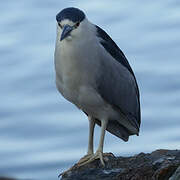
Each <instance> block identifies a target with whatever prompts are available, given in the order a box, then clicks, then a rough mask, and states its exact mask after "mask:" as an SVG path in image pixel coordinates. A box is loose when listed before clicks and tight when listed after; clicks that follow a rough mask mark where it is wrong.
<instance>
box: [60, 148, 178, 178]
mask: <svg viewBox="0 0 180 180" xmlns="http://www.w3.org/2000/svg"><path fill="white" fill-rule="evenodd" d="M104 160H105V163H106V166H105V167H102V165H101V164H100V161H99V160H95V161H94V162H92V163H90V164H87V165H85V166H82V167H78V166H77V164H75V165H74V166H73V167H72V168H71V170H70V171H68V172H66V173H64V174H63V175H62V177H61V180H180V178H179V177H180V150H164V149H162V150H156V151H154V152H152V153H147V154H145V153H140V154H138V155H135V156H132V157H114V156H113V155H112V154H111V155H109V156H105V158H104ZM178 167H179V168H178Z"/></svg>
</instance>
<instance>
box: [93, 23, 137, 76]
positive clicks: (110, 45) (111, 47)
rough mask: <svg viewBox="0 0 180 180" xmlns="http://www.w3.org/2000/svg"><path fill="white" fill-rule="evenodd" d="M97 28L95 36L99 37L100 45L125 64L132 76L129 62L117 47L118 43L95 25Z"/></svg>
mask: <svg viewBox="0 0 180 180" xmlns="http://www.w3.org/2000/svg"><path fill="white" fill-rule="evenodd" d="M95 26H96V29H97V36H98V37H99V38H100V43H101V45H102V46H103V47H104V48H105V49H106V51H107V52H108V53H110V54H111V56H112V57H113V58H114V59H115V60H117V61H118V62H119V63H121V64H122V65H123V66H125V67H126V68H127V69H128V71H129V72H130V73H131V74H132V75H133V76H134V73H133V71H132V69H131V66H130V65H129V62H128V60H127V58H126V56H125V55H124V53H123V52H122V50H121V49H120V48H119V47H118V45H117V44H116V43H115V42H114V41H113V40H112V39H111V37H110V36H109V35H108V34H107V33H106V32H105V31H104V30H103V29H101V28H100V27H99V26H97V25H95Z"/></svg>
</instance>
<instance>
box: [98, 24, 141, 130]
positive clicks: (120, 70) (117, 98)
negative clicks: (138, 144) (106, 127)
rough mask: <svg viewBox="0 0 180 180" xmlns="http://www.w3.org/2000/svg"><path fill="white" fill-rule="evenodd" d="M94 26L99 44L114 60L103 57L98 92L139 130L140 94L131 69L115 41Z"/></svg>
mask: <svg viewBox="0 0 180 180" xmlns="http://www.w3.org/2000/svg"><path fill="white" fill-rule="evenodd" d="M96 28H97V36H98V37H99V38H100V43H101V45H102V46H103V48H105V50H106V51H107V52H108V53H109V54H110V55H111V56H112V57H113V59H115V60H116V61H112V60H108V59H104V60H103V61H102V65H101V68H102V71H101V72H103V73H102V74H99V78H98V82H97V86H98V87H97V89H98V92H99V94H100V95H101V96H102V97H103V99H104V100H105V101H107V102H108V103H109V104H111V105H112V106H113V107H114V108H115V109H116V110H118V111H120V113H121V114H123V115H124V116H125V117H126V119H127V120H129V121H130V122H131V123H132V124H133V126H134V127H136V128H137V129H138V131H139V127H140V123H141V115H140V96H139V88H138V85H137V81H136V78H135V75H134V73H133V70H132V68H131V67H130V65H129V62H128V60H127V58H126V57H125V55H124V53H123V52H122V51H121V50H120V49H119V47H118V46H117V45H116V43H115V42H114V41H113V40H112V39H111V38H110V37H109V36H108V34H107V33H106V32H105V31H103V30H102V29H101V28H100V27H98V26H96ZM104 72H105V73H104Z"/></svg>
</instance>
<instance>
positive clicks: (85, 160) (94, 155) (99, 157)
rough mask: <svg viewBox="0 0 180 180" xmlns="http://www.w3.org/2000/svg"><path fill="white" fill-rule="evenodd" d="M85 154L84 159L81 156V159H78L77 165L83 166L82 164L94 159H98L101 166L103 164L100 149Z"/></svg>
mask: <svg viewBox="0 0 180 180" xmlns="http://www.w3.org/2000/svg"><path fill="white" fill-rule="evenodd" d="M86 156H87V157H86ZM86 156H85V158H84V157H83V158H84V159H83V158H82V160H81V159H80V161H79V162H78V164H77V165H78V166H84V165H86V164H88V163H90V162H92V161H94V160H96V159H100V161H101V164H102V165H103V166H105V163H104V159H103V152H102V151H99V150H97V151H96V153H95V154H90V155H86Z"/></svg>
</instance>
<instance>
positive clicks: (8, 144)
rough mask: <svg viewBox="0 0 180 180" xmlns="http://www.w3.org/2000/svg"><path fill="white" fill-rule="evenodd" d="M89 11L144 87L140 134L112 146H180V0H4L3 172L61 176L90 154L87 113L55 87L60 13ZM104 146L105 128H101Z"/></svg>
mask: <svg viewBox="0 0 180 180" xmlns="http://www.w3.org/2000/svg"><path fill="white" fill-rule="evenodd" d="M69 6H75V7H79V8H81V9H83V10H84V11H85V12H86V14H87V16H88V17H89V19H90V20H91V21H92V22H94V23H95V24H98V25H99V26H101V27H102V28H104V29H105V30H106V31H107V32H108V33H109V34H110V35H111V37H112V38H113V39H114V40H115V41H116V43H117V44H118V45H119V46H120V47H121V49H122V50H123V51H124V52H125V54H126V56H127V58H128V59H129V62H130V64H131V66H132V67H133V69H134V71H135V74H136V76H137V80H138V83H139V87H140V92H141V107H142V125H141V132H140V136H139V137H137V136H133V137H131V138H130V140H129V142H127V143H125V142H122V141H121V140H119V139H118V138H116V137H114V136H112V135H111V134H109V133H107V134H106V139H105V146H104V147H105V152H110V151H111V152H113V153H114V154H115V155H124V156H127V155H133V154H136V153H140V152H151V151H153V150H155V149H157V148H168V149H178V148H180V143H179V141H180V126H179V118H180V110H179V105H180V78H179V77H180V61H179V57H180V51H179V47H180V33H179V28H180V22H179V19H180V11H179V8H180V3H179V1H177V0H174V1H172V0H160V1H158V2H156V1H151V2H150V1H149V2H142V1H137V0H134V1H133V2H132V1H130V0H127V1H126V2H125V1H113V2H110V1H106V0H104V1H99V2H97V1H95V0H91V1H90V2H87V1H83V0H78V1H76V2H75V1H69V2H65V1H63V2H61V1H55V0H54V1H52V0H47V1H42V0H39V1H36V0H29V1H23V0H14V1H10V0H7V1H1V2H0V15H1V20H0V39H1V40H0V56H1V60H0V72H1V76H0V83H1V86H0V99H1V103H0V117H1V121H0V160H1V163H0V175H6V176H13V177H17V178H20V179H27V178H28V179H35V180H36V179H37V180H38V179H39V180H41V179H43V180H46V179H47V180H55V179H57V175H58V173H60V172H61V171H63V170H65V169H66V168H67V167H70V166H71V165H72V164H74V163H75V162H77V160H79V159H80V158H81V157H82V156H83V155H84V154H85V152H86V148H87V139H88V121H87V118H86V116H85V115H84V114H83V113H82V112H80V111H79V110H77V109H76V108H75V107H74V106H73V105H72V104H70V103H69V102H67V101H66V100H64V99H63V98H62V96H60V94H59V93H58V92H57V90H56V88H55V83H54V81H55V76H54V64H53V53H54V42H55V31H56V28H55V15H56V14H57V13H58V12H59V10H61V9H62V8H65V7H69ZM95 133H96V136H97V137H96V140H95V145H96V147H97V144H98V140H99V139H98V137H99V127H97V128H96V131H95Z"/></svg>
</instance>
